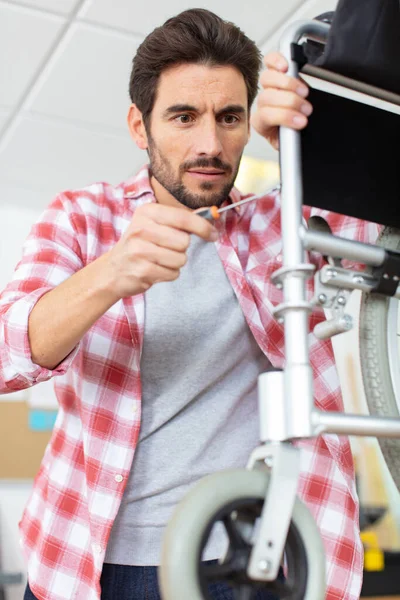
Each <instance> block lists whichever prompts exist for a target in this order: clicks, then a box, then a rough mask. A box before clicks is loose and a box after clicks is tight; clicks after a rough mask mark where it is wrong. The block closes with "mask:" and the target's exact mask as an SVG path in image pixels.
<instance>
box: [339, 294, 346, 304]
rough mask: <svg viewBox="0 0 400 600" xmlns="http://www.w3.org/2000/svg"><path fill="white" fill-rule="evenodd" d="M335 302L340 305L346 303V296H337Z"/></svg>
mask: <svg viewBox="0 0 400 600" xmlns="http://www.w3.org/2000/svg"><path fill="white" fill-rule="evenodd" d="M337 303H338V304H340V306H344V305H345V304H346V298H345V297H344V296H339V297H338V299H337Z"/></svg>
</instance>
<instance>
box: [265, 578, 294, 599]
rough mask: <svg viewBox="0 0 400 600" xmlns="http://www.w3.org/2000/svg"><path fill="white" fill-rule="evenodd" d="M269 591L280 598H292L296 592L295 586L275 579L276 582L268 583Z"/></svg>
mask: <svg viewBox="0 0 400 600" xmlns="http://www.w3.org/2000/svg"><path fill="white" fill-rule="evenodd" d="M267 589H268V591H269V592H273V593H274V594H276V595H277V596H278V597H279V598H288V597H289V598H291V597H292V594H293V592H294V586H293V585H292V584H291V583H288V582H287V581H279V580H278V579H275V581H271V583H268V588H267Z"/></svg>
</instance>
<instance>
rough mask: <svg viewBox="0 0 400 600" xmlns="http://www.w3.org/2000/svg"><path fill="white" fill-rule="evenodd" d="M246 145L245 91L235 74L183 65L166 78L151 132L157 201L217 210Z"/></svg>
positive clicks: (164, 75)
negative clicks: (163, 199) (168, 197)
mask: <svg viewBox="0 0 400 600" xmlns="http://www.w3.org/2000/svg"><path fill="white" fill-rule="evenodd" d="M248 139H249V115H248V108H247V90H246V85H245V82H244V79H243V76H242V74H241V73H240V72H239V71H238V70H237V69H235V68H234V67H232V66H223V67H208V66H204V65H197V64H183V65H178V66H174V67H171V68H169V69H168V70H166V71H164V72H163V73H162V75H161V77H160V79H159V83H158V88H157V95H156V100H155V103H154V108H153V111H152V113H151V119H150V125H149V126H148V129H147V143H148V152H149V156H150V166H151V172H152V182H153V187H154V188H155V192H156V195H157V192H158V193H159V195H160V193H161V195H162V194H164V195H165V191H166V193H167V195H171V196H173V197H174V198H175V199H176V200H178V201H179V202H180V203H181V204H184V205H185V206H187V207H188V208H191V209H195V208H199V207H200V206H212V205H217V206H219V205H220V204H221V203H222V202H223V201H224V200H225V199H226V198H227V196H228V194H229V192H230V190H231V188H232V186H233V183H234V180H235V178H236V175H237V172H238V169H239V163H240V159H241V156H242V153H243V149H244V146H245V145H246V143H247V142H248ZM154 180H155V181H154ZM160 186H161V187H160Z"/></svg>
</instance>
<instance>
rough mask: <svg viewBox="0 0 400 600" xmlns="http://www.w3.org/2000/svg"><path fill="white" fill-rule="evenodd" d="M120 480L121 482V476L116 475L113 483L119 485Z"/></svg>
mask: <svg viewBox="0 0 400 600" xmlns="http://www.w3.org/2000/svg"><path fill="white" fill-rule="evenodd" d="M122 480H123V477H122V475H116V476H115V481H116V482H117V483H121V481H122Z"/></svg>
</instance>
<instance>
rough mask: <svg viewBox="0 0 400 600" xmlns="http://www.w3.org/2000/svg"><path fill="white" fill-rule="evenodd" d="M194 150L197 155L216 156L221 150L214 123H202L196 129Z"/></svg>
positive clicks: (216, 126)
mask: <svg viewBox="0 0 400 600" xmlns="http://www.w3.org/2000/svg"><path fill="white" fill-rule="evenodd" d="M196 151H197V154H199V155H204V154H205V155H207V156H218V155H219V154H221V152H222V143H221V139H220V135H219V131H218V125H217V124H216V123H207V124H205V125H203V127H202V128H201V130H200V131H197V139H196Z"/></svg>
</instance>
